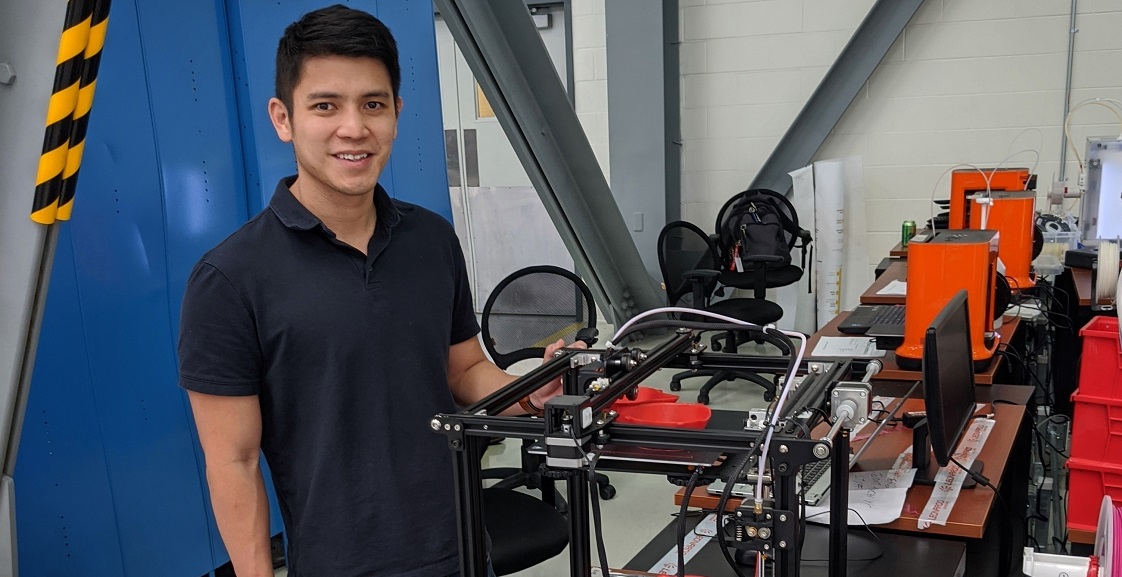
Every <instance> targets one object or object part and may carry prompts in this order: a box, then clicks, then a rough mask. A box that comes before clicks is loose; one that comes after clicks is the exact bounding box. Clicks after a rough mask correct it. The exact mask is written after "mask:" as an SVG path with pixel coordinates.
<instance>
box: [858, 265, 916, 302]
mask: <svg viewBox="0 0 1122 577" xmlns="http://www.w3.org/2000/svg"><path fill="white" fill-rule="evenodd" d="M896 280H898V281H902V282H907V280H908V261H906V260H898V261H896V262H894V263H892V264H890V265H888V268H886V269H885V270H884V272H883V273H881V275H880V276H879V277H877V279H876V280H874V281H873V284H871V285H869V288H867V289H865V292H863V293H861V304H863V305H902V304H904V295H882V294H877V293H878V292H880V290H881V289H883V288H884V287H886V286H888V283H890V282H892V281H896Z"/></svg>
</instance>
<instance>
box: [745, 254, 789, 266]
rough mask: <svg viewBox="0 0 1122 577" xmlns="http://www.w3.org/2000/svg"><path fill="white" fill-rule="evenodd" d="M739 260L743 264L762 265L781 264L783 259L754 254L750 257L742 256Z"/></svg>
mask: <svg viewBox="0 0 1122 577" xmlns="http://www.w3.org/2000/svg"><path fill="white" fill-rule="evenodd" d="M740 260H742V261H744V262H762V263H764V264H767V263H773V262H783V257H781V256H775V255H770V254H754V255H751V256H742V257H740Z"/></svg>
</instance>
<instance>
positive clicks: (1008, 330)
mask: <svg viewBox="0 0 1122 577" xmlns="http://www.w3.org/2000/svg"><path fill="white" fill-rule="evenodd" d="M848 316H849V311H843V312H841V313H839V314H838V316H836V317H834V320H832V321H830V322H829V323H827V324H826V326H824V327H822V328H821V329H820V330H819V331H818V332H816V333H814V334H813V335H811V336H810V339H809V340H808V341H807V345H806V350H807V352H808V354H809V353H810V352H811V351H813V350H814V347H815V346H816V345H818V341H819V340H820V339H821V338H822V337H852V336H860V335H845V334H842V333H841V332H840V331H838V325H840V324H841V322H842V321H844V320H845V319H846V317H848ZM1020 323H1021V317H1018V316H1012V315H1007V316H1005V317H1004V319H1003V320H1002V323H1001V328H1000V329H998V331H997V332H998V335H999V338H1000V339H1001V342H1003V343H1008V342H1010V341H1011V340H1012V338H1013V334H1014V333H1016V332H1017V327H1019V326H1020ZM880 361H881V362H883V363H884V369H882V370H881V372H880V373H879V374H878V375H877V379H881V380H887V381H918V380H920V377H921V376H922V375H921V373H920V372H919V371H905V370H904V369H901V368H900V367H899V366H897V364H896V354H895V353H894V352H892V351H888V352H886V353H885V355H884V357H883V358H881V359H880ZM1000 365H1001V356H1000V355H999V356H997V357H996V358H994V360H993V362H992V363H990V366H989V368H987V369H986V370H985V371H983V372H980V373H975V374H974V382H975V383H976V384H979V385H992V384H993V383H994V377H995V375H996V374H997V370H998V367H999V366H1000Z"/></svg>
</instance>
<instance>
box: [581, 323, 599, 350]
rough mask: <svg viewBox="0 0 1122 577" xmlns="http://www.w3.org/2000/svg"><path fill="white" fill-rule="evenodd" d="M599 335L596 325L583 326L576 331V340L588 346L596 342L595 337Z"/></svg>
mask: <svg viewBox="0 0 1122 577" xmlns="http://www.w3.org/2000/svg"><path fill="white" fill-rule="evenodd" d="M598 336H600V329H598V328H596V327H584V328H583V329H581V330H579V331H577V338H576V340H578V341H581V342H583V343H584V344H586V345H588V346H590V347H591V346H592V345H594V344H596V337H598Z"/></svg>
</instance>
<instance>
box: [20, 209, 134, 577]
mask: <svg viewBox="0 0 1122 577" xmlns="http://www.w3.org/2000/svg"><path fill="white" fill-rule="evenodd" d="M71 244H72V236H71V234H70V229H69V227H68V226H66V225H63V226H62V229H61V231H60V234H59V242H58V250H57V255H56V257H55V267H54V273H53V274H52V276H51V288H50V294H49V296H48V299H47V307H46V311H45V313H44V318H43V332H42V335H41V338H40V340H41V342H42V344H41V345H40V347H39V354H38V356H37V357H36V363H35V382H34V386H33V387H31V391H30V394H29V396H28V399H27V412H26V414H25V418H24V425H23V433H22V436H21V438H20V447H19V459H18V460H17V461H16V471H15V480H16V514H17V532H18V535H19V537H18V545H19V559H20V569H21V571H20V574H21V575H23V577H38V576H40V575H43V576H46V575H52V576H53V575H123V574H124V566H123V560H122V558H121V549H120V547H118V545H117V542H118V534H117V520H116V519H115V513H114V510H113V493H112V489H111V488H110V484H109V472H108V470H107V466H106V463H105V458H104V449H103V446H102V439H101V431H100V430H99V424H98V415H97V412H96V410H95V407H96V404H95V401H94V394H93V384H92V383H91V382H90V375H89V372H88V366H87V364H86V362H87V359H88V358H89V353H88V351H87V349H86V343H85V340H84V334H83V328H82V323H81V321H80V311H79V308H78V281H77V278H76V276H75V270H74V265H73V263H74V254H73V250H71Z"/></svg>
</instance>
